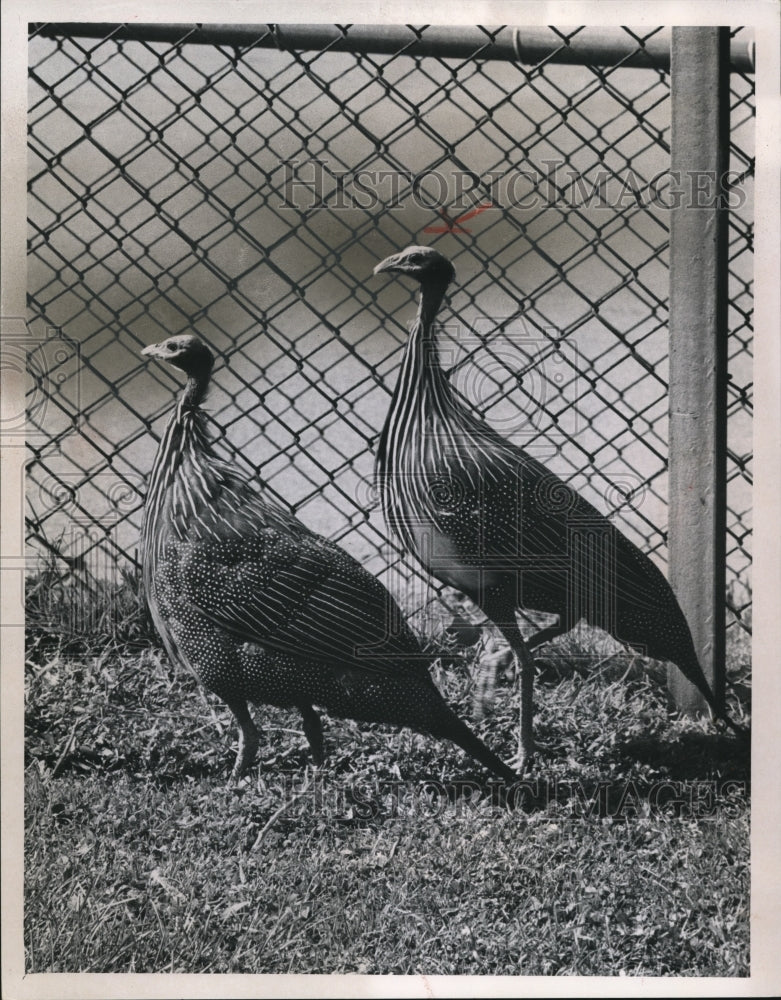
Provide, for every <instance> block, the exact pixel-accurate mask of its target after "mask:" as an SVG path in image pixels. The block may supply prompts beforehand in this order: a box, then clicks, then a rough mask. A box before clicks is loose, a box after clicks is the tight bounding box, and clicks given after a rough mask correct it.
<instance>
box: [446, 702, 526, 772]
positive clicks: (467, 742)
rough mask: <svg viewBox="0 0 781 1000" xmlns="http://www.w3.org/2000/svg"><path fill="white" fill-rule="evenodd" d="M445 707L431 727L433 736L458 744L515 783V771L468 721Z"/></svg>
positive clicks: (491, 769)
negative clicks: (479, 735)
mask: <svg viewBox="0 0 781 1000" xmlns="http://www.w3.org/2000/svg"><path fill="white" fill-rule="evenodd" d="M443 707H444V711H443V713H442V714H441V716H440V717H439V718H438V719H437V722H436V724H435V725H432V727H431V730H430V731H431V734H432V735H433V736H436V737H437V738H445V739H448V740H450V741H451V742H453V743H455V744H457V745H458V746H460V747H461V749H462V750H465V751H466V752H467V753H468V754H469V755H470V757H473V758H474V759H475V760H478V761H480V763H481V764H483V765H484V766H485V767H487V768H488V770H489V771H492V772H493V773H494V774H495V775H496V776H497V777H499V778H501V779H502V780H503V781H506V782H508V783H509V784H513V783H514V782H516V781H518V780H519V777H518V775H517V774H516V773H515V771H513V769H512V768H511V767H508V765H507V764H505V763H504V762H503V761H502V760H501V759H500V758H499V757H497V756H496V754H495V753H494V752H493V751H492V750H489V749H488V747H487V746H486V745H485V743H483V741H482V740H481V739H480V738H479V737H478V736H476V735H475V734H474V733H473V732H472V730H471V729H470V728H469V726H467V725H466V723H464V722H462V721H461V719H459V718H458V716H457V715H456V714H455V713H454V712H452V711H451V710H450V709H449V708H448V707H447V706H443Z"/></svg>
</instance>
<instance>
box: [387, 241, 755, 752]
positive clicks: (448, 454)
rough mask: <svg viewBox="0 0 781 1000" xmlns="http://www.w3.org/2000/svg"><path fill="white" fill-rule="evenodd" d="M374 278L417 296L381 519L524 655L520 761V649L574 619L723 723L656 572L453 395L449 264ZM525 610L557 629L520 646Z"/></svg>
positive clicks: (528, 673)
mask: <svg viewBox="0 0 781 1000" xmlns="http://www.w3.org/2000/svg"><path fill="white" fill-rule="evenodd" d="M381 272H395V273H397V274H404V275H408V276H409V277H411V278H414V279H415V280H417V281H418V282H420V288H421V291H420V306H419V309H418V314H417V318H416V320H415V323H414V325H413V327H412V330H411V333H410V337H409V341H408V343H407V345H406V349H405V353H404V357H403V360H402V363H401V369H400V372H399V377H398V382H397V384H396V388H395V391H394V393H393V397H392V401H391V405H390V411H389V413H388V416H387V419H386V422H385V426H384V429H383V431H382V435H381V437H380V441H379V446H378V450H377V459H376V476H377V487H378V489H379V491H380V494H381V497H382V504H383V510H384V513H385V518H386V520H387V523H388V525H389V526H390V528H391V529H392V530H393V532H394V533H395V534H396V535H397V536H398V538H399V539H400V540H401V542H402V544H403V546H404V547H405V548H406V549H407V551H409V552H410V553H412V554H413V555H414V556H416V557H417V559H418V560H419V561H420V562H421V563H422V564H423V566H424V567H425V568H426V569H427V570H428V571H429V572H430V573H431V574H432V575H433V576H435V577H437V578H438V579H439V580H441V581H442V582H444V583H446V584H449V585H450V586H453V587H455V588H457V589H458V590H461V591H463V592H464V593H465V594H467V595H468V596H469V597H471V598H472V599H473V600H474V601H475V602H476V603H477V604H478V605H480V607H481V608H482V609H483V611H485V613H486V614H487V615H488V617H489V618H490V619H491V620H492V621H493V623H494V624H495V625H496V626H497V627H498V628H499V629H500V630H501V632H502V633H503V634H504V636H505V638H506V639H507V641H508V642H509V644H510V646H511V648H512V649H513V651H514V652H515V654H516V656H517V659H518V660H519V661H520V679H521V725H520V740H519V749H518V758H519V760H520V761H521V763H522V764H523V762H524V761H525V760H526V761H528V758H529V757H530V755H531V753H532V751H533V747H534V740H533V700H532V695H533V684H534V662H533V659H532V656H531V653H530V649H532V648H534V647H535V646H537V645H539V644H541V643H542V642H545V641H547V640H549V639H551V638H553V637H554V636H555V635H557V634H559V633H561V632H564V631H566V630H569V629H570V628H572V627H573V626H574V625H575V624H576V622H577V621H578V620H579V619H580V618H581V617H585V618H586V619H587V620H588V621H589V622H590V623H591V624H592V625H596V626H599V627H601V628H603V629H605V630H606V631H607V632H609V633H611V634H612V635H613V636H614V637H615V638H617V639H619V640H620V641H622V642H625V643H629V644H632V645H635V646H640V647H642V649H643V651H644V652H645V653H646V654H647V655H649V656H650V657H653V658H655V659H658V660H670V661H672V662H673V663H675V664H676V665H677V666H678V667H679V668H680V669H681V671H682V672H683V673H684V675H685V676H686V677H687V678H688V679H689V680H690V681H691V682H692V683H693V684H695V685H696V686H697V688H698V689H699V690H700V691H701V692H702V694H703V696H704V697H705V699H706V700H707V702H708V704H709V706H710V707H711V709H712V710H713V712H714V714H716V715H723V712H722V711H721V706H719V705H717V704H716V702H715V700H714V696H713V694H712V692H711V689H710V687H709V685H708V682H707V680H706V678H705V675H704V673H703V671H702V668H701V666H700V663H699V661H698V658H697V654H696V652H695V649H694V644H693V641H692V637H691V633H690V631H689V626H688V624H687V622H686V619H685V617H684V615H683V612H682V611H681V609H680V606H679V604H678V601H677V600H676V598H675V595H674V594H673V591H672V589H671V587H670V585H669V583H668V582H667V580H666V579H665V577H664V575H663V574H662V572H661V571H660V570H659V569H658V568H657V567H656V566H655V565H654V564H653V563H652V562H651V560H650V559H649V558H648V557H647V556H646V555H644V554H643V553H642V552H641V551H640V550H639V549H638V548H637V546H635V545H633V544H632V542H630V541H629V540H628V539H627V538H626V537H625V536H624V535H623V534H621V532H620V531H618V530H617V529H616V528H615V526H614V525H613V524H611V522H610V521H608V519H607V518H605V517H604V516H603V515H602V514H600V513H599V511H597V510H596V508H594V507H593V506H592V505H591V504H590V503H588V502H587V501H586V500H584V499H583V497H581V496H580V495H579V494H578V493H576V492H575V491H574V490H572V489H570V488H569V487H568V486H567V485H566V484H565V483H564V482H563V481H562V480H561V479H559V478H558V477H557V476H555V475H554V474H553V473H551V472H550V471H549V470H548V469H546V468H545V466H544V465H542V464H541V463H540V462H538V461H537V460H536V459H534V458H533V457H532V456H530V455H528V454H527V453H525V452H524V451H523V450H522V449H521V448H519V447H518V446H516V445H514V444H511V443H510V442H509V441H506V440H505V439H504V438H502V437H501V436H500V435H499V434H498V433H497V432H496V431H495V430H494V429H493V428H492V427H490V426H489V425H488V424H487V423H486V422H485V421H484V420H483V419H482V418H481V417H480V416H478V415H477V414H476V413H475V412H474V411H472V410H471V409H470V408H469V407H468V406H466V405H465V404H464V403H463V402H462V401H461V400H460V399H459V398H458V397H457V396H456V395H455V393H454V392H453V390H452V388H451V386H450V383H449V382H448V378H447V375H446V374H445V372H444V370H443V369H442V367H441V365H440V361H439V357H438V354H437V347H436V339H435V335H434V333H433V324H434V319H435V317H436V315H437V312H438V310H439V307H440V305H441V303H442V300H443V298H444V295H445V291H446V289H447V287H448V285H449V284H450V282H451V281H453V279H454V278H455V271H454V269H453V266H452V264H451V263H450V261H449V260H448V259H447V258H446V257H444V256H443V255H442V254H441V253H439V252H438V251H436V250H434V249H432V248H430V247H421V246H411V247H408V248H407V249H406V250H403V251H402V252H400V253H397V254H394V255H392V256H390V257H388V258H387V259H385V260H383V261H382V262H381V263H379V264H378V265H377V266H376V267H375V269H374V273H375V274H379V273H381ZM599 598H602V599H599ZM522 608H526V609H534V610H537V611H543V612H548V613H551V614H554V615H558V616H559V621H558V624H557V625H555V626H551V627H549V628H546V629H544V630H542V631H541V632H539V633H538V634H537V635H535V636H533V637H532V638H531V639H530V640H528V641H526V642H525V641H524V639H523V635H522V633H521V631H520V629H519V628H518V623H517V619H516V609H522ZM725 721H726V722H727V723H728V724H729V725H731V726H732V727H733V728H735V729H736V730H738V731H740V730H739V727H737V726H736V725H735V724H734V723H733V722H732V721H731V720H729V719H725Z"/></svg>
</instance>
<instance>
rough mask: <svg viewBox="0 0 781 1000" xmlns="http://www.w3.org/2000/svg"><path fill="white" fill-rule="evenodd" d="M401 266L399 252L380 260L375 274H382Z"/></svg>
mask: <svg viewBox="0 0 781 1000" xmlns="http://www.w3.org/2000/svg"><path fill="white" fill-rule="evenodd" d="M398 266H399V255H398V254H397V253H394V254H391V255H390V257H386V258H385V260H382V261H380V263H379V264H378V265H377V266H376V267H375V269H374V273H375V274H382V272H383V271H395V270H396V269H397V268H398Z"/></svg>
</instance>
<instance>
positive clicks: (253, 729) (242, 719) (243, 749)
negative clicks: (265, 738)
mask: <svg viewBox="0 0 781 1000" xmlns="http://www.w3.org/2000/svg"><path fill="white" fill-rule="evenodd" d="M226 703H227V705H228V708H229V709H230V710H231V712H233V714H234V716H235V717H236V722H238V724H239V752H238V753H237V754H236V763H235V764H234V765H233V771H232V772H231V776H230V781H229V782H228V784H229V785H235V784H236V782H237V781H238V780H239V778H240V777H241V776H242V774H244V772H245V771H246V770H247V768H249V767H250V766H251V765H252V762H253V761H254V760H255V754H256V753H257V752H258V743H259V742H260V737H259V733H258V728H257V726H256V725H255V723H254V722H253V721H252V716H251V715H250V713H249V708H248V707H247V702H246V701H245V700H244V699H231V700H230V701H227V699H226Z"/></svg>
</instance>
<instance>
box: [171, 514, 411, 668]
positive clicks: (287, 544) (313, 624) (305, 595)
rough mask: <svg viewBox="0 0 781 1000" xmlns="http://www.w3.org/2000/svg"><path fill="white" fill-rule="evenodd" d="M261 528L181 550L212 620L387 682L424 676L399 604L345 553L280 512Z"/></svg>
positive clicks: (185, 571)
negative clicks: (403, 673) (404, 674)
mask: <svg viewBox="0 0 781 1000" xmlns="http://www.w3.org/2000/svg"><path fill="white" fill-rule="evenodd" d="M264 513H266V514H267V512H264ZM255 523H256V527H255V528H254V530H253V531H251V532H250V531H247V530H246V528H245V530H244V531H243V532H242V535H243V537H233V538H231V537H228V536H226V537H225V538H222V539H219V540H209V539H205V538H198V540H197V541H196V542H194V543H193V544H191V545H190V546H189V547H188V546H184V547H183V555H182V560H183V564H182V566H181V570H182V573H181V576H182V579H183V580H184V581H185V585H186V588H187V598H188V600H189V601H190V602H191V603H192V604H193V605H194V606H195V607H196V608H198V610H199V611H200V612H201V613H202V614H203V615H204V616H205V617H207V618H209V619H210V620H211V621H213V622H214V623H215V624H217V625H219V626H220V627H222V628H224V629H227V630H228V631H229V632H231V633H233V634H234V635H236V636H238V637H239V638H241V639H243V640H244V641H246V642H254V643H258V644H259V645H262V646H269V647H271V648H273V649H276V650H279V651H282V652H285V653H288V654H290V655H292V656H296V657H301V658H305V659H311V660H317V661H325V662H328V663H331V664H335V665H337V666H340V667H352V668H354V669H360V670H364V671H370V672H373V673H381V674H387V673H394V674H397V673H398V672H399V670H419V669H420V668H421V666H422V668H423V669H426V667H427V663H428V658H426V657H425V656H424V655H423V652H422V650H421V647H420V644H419V643H418V641H417V639H416V638H415V636H414V633H413V632H412V630H411V629H410V628H409V626H408V625H407V623H406V621H405V620H404V616H403V615H402V612H401V609H400V608H399V606H398V604H397V603H396V601H395V600H394V599H393V598H392V597H391V595H390V594H389V593H388V591H387V590H386V589H385V587H383V586H382V584H381V583H380V582H379V581H378V580H377V579H376V578H375V577H374V576H372V575H371V574H370V573H368V572H367V571H366V570H365V569H364V568H363V567H362V566H361V565H360V564H359V563H357V562H356V561H355V560H354V559H353V558H352V557H351V556H350V555H348V554H347V553H346V552H345V551H344V550H343V549H341V548H339V547H338V546H337V545H334V544H333V543H331V542H328V541H327V540H326V539H324V538H322V537H320V536H318V535H315V534H313V533H312V532H309V531H308V530H307V529H306V528H305V527H304V526H303V525H302V524H301V523H300V522H299V521H297V520H296V519H295V518H294V517H292V515H285V514H283V513H282V512H281V511H275V512H274V518H273V521H272V522H270V521H269V520H266V522H265V523H262V522H261V521H260V520H258V521H256V522H255Z"/></svg>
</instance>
